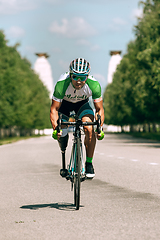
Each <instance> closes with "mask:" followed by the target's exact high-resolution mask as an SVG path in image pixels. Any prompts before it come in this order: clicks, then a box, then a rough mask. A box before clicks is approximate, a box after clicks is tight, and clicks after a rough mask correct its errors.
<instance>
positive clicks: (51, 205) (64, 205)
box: [20, 203, 83, 211]
mask: <svg viewBox="0 0 160 240" xmlns="http://www.w3.org/2000/svg"><path fill="white" fill-rule="evenodd" d="M81 207H83V206H82V205H80V208H81ZM20 208H21V209H29V210H39V209H41V208H55V209H58V210H61V211H76V208H75V205H74V204H72V203H49V204H33V205H24V206H21V207H20Z"/></svg>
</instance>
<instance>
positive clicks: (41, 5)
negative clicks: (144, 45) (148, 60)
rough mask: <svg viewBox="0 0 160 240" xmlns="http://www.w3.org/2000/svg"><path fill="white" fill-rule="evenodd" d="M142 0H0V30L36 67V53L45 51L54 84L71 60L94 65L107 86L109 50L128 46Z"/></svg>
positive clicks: (103, 85)
mask: <svg viewBox="0 0 160 240" xmlns="http://www.w3.org/2000/svg"><path fill="white" fill-rule="evenodd" d="M138 3H139V0H0V30H3V31H4V34H5V36H6V39H7V40H8V45H9V46H13V45H15V44H16V43H20V46H19V47H18V51H19V53H20V54H21V56H22V57H25V58H27V59H28V60H29V61H30V62H31V65H32V68H33V67H34V63H35V61H36V59H37V56H36V55H35V53H42V52H45V53H47V54H48V55H49V56H50V57H49V58H48V61H49V63H50V65H51V68H52V76H53V79H54V84H55V83H56V82H57V80H58V79H59V77H60V75H61V74H62V73H64V72H66V71H68V67H69V64H70V62H71V61H72V60H74V59H76V58H78V57H82V58H85V59H86V60H87V61H89V62H90V64H91V75H93V76H94V77H95V78H96V79H97V80H98V81H99V82H100V84H101V86H102V91H103V92H104V89H105V87H106V85H107V75H108V65H109V61H110V58H111V56H110V54H109V53H110V51H114V50H121V51H122V54H121V56H122V57H123V55H124V54H125V53H126V51H127V44H128V43H129V42H130V41H131V40H134V38H135V35H134V26H135V25H136V24H137V17H139V16H141V15H142V6H139V4H138Z"/></svg>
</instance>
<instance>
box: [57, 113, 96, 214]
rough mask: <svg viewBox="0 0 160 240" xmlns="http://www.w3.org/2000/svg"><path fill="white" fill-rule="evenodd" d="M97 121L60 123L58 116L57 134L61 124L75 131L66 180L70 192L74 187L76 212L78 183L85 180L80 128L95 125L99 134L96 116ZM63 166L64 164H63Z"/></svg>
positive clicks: (76, 118)
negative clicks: (69, 182) (69, 184)
mask: <svg viewBox="0 0 160 240" xmlns="http://www.w3.org/2000/svg"><path fill="white" fill-rule="evenodd" d="M97 118H98V119H97V121H95V122H82V120H81V119H78V117H77V116H75V122H61V120H62V114H60V116H59V120H58V126H57V132H60V128H61V124H62V125H65V126H74V127H75V131H74V133H73V136H74V139H73V146H72V152H71V157H70V162H69V165H68V175H67V176H66V179H67V180H70V181H71V190H73V185H74V202H75V206H76V210H79V204H80V183H81V182H82V181H84V180H85V178H86V177H85V168H84V160H83V150H82V140H81V129H80V127H82V126H90V125H96V126H97V132H98V133H100V132H101V129H100V127H101V117H100V116H99V115H97ZM63 165H64V162H63Z"/></svg>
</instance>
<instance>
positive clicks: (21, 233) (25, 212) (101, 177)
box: [0, 134, 160, 240]
mask: <svg viewBox="0 0 160 240" xmlns="http://www.w3.org/2000/svg"><path fill="white" fill-rule="evenodd" d="M71 139H72V137H71V136H70V145H69V147H68V149H67V157H68V158H69V153H70V149H71ZM93 162H94V168H95V172H96V177H95V178H94V179H93V180H92V181H85V182H83V183H82V185H81V186H82V188H81V207H80V210H79V211H75V208H74V206H73V192H71V191H70V182H68V181H66V180H65V179H62V178H61V177H60V175H59V169H60V168H61V155H60V151H59V147H58V144H57V142H56V141H55V140H53V139H51V138H50V137H49V136H46V137H40V138H36V139H33V138H31V139H28V140H23V141H19V142H17V143H14V144H8V145H2V146H0V189H1V194H0V212H1V214H0V240H33V239H35V240H61V239H66V240H68V239H76V240H77V239H89V240H90V239H91V240H92V239H93V240H94V239H95V240H99V239H100V240H101V239H104V240H112V239H113V240H150V239H155V240H159V239H160V227H159V226H160V143H159V142H153V141H149V140H143V139H136V138H133V137H130V136H126V135H123V134H121V135H119V134H118V135H116V134H108V135H106V136H105V139H104V140H103V141H98V142H97V146H96V150H95V156H94V161H93Z"/></svg>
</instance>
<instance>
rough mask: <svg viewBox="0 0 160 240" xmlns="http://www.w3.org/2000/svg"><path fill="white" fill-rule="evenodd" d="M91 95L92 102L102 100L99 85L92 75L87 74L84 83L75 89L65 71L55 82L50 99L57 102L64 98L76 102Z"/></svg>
mask: <svg viewBox="0 0 160 240" xmlns="http://www.w3.org/2000/svg"><path fill="white" fill-rule="evenodd" d="M91 96H92V99H93V101H94V102H98V101H101V100H102V95H101V86H100V84H99V82H98V81H97V80H96V79H95V78H94V77H93V76H91V75H89V76H88V79H87V81H86V83H85V85H84V86H83V87H82V88H81V89H79V90H77V89H75V88H74V86H73V85H72V80H71V78H70V75H69V72H66V73H65V74H63V75H62V76H61V77H60V79H59V80H58V82H57V83H56V86H55V89H54V93H53V97H52V99H53V100H55V101H57V102H62V100H63V99H64V100H66V101H68V102H72V103H77V102H79V101H83V100H85V99H88V98H89V97H91Z"/></svg>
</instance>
